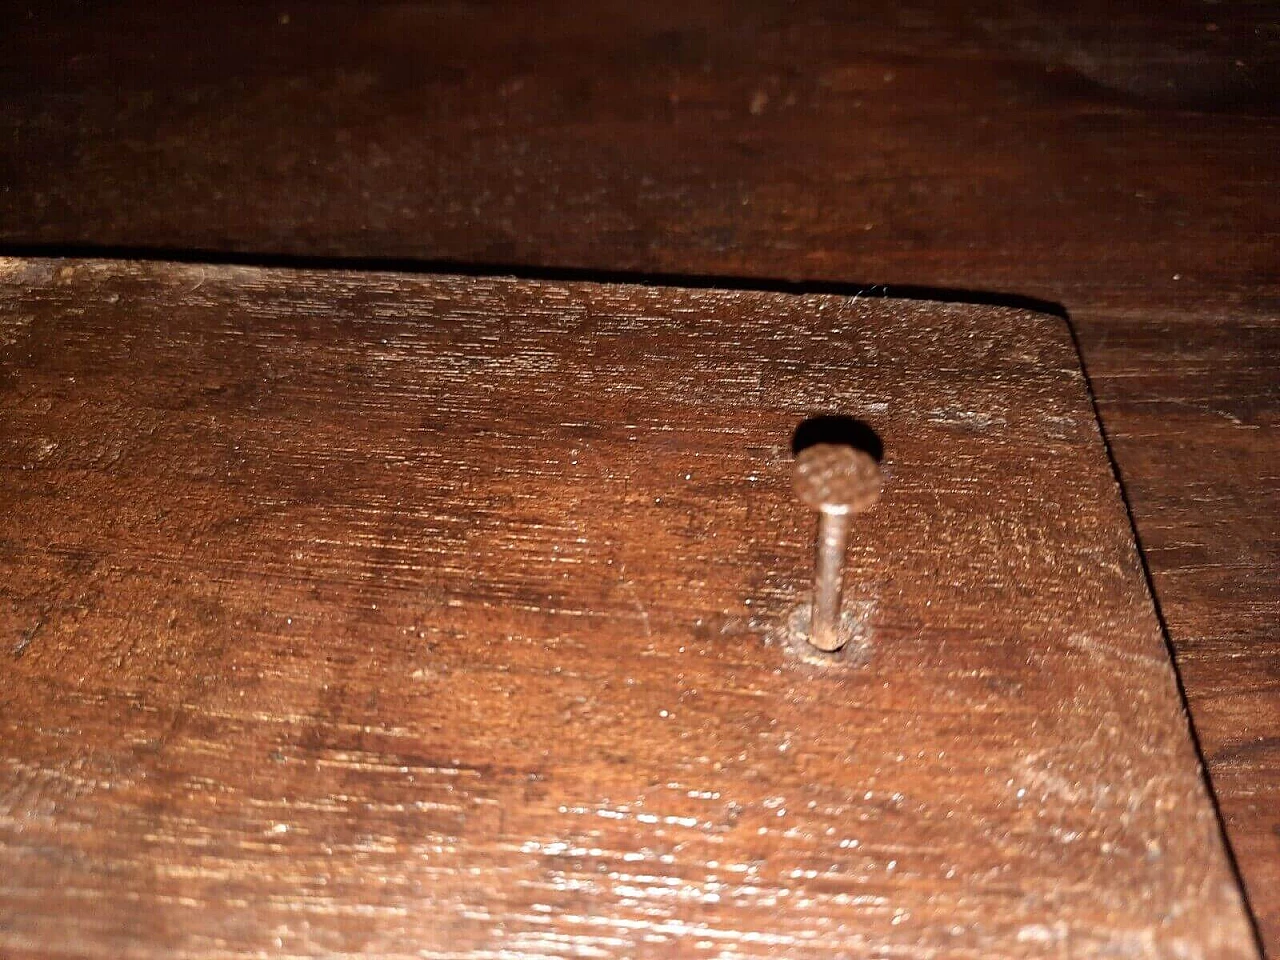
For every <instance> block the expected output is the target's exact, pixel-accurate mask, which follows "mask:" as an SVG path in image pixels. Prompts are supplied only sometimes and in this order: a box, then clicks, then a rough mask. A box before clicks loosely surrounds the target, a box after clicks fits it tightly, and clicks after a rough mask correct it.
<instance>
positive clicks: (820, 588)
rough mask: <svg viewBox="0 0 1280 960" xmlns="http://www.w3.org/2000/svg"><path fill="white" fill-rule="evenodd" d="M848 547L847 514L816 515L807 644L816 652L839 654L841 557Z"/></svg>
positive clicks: (842, 574)
mask: <svg viewBox="0 0 1280 960" xmlns="http://www.w3.org/2000/svg"><path fill="white" fill-rule="evenodd" d="M848 545H849V515H848V514H847V513H827V512H825V511H824V512H822V513H820V514H818V553H817V558H816V563H815V567H814V580H813V610H812V612H811V613H810V615H809V617H810V620H809V642H810V643H812V644H813V645H814V646H815V647H817V648H818V649H820V650H827V651H830V650H839V649H840V647H841V645H842V643H843V641H842V640H841V638H840V594H841V592H842V588H843V586H844V555H845V550H846V548H847V547H848Z"/></svg>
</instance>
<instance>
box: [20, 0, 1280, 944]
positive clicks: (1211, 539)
mask: <svg viewBox="0 0 1280 960" xmlns="http://www.w3.org/2000/svg"><path fill="white" fill-rule="evenodd" d="M184 6H186V5H179V6H178V7H175V6H174V5H172V4H169V5H155V4H144V3H140V2H130V3H116V4H112V5H110V6H109V7H106V6H98V5H75V6H73V5H55V4H41V5H30V4H28V5H16V4H14V5H9V8H8V10H7V12H6V15H5V17H4V23H5V28H6V29H5V30H4V31H2V32H0V143H3V144H4V145H5V146H4V148H3V149H0V242H8V243H11V244H18V245H26V244H31V243H48V244H55V245H56V244H67V243H70V244H120V245H125V246H137V247H146V248H152V249H173V248H177V249H193V248H194V249H204V250H208V251H215V252H216V251H222V252H227V251H246V252H251V253H294V254H303V255H311V254H332V255H338V256H351V257H368V256H390V257H405V258H412V259H421V260H453V261H459V262H468V263H490V264H493V263H501V264H507V263H509V264H523V265H525V266H539V265H541V266H559V267H588V268H598V269H605V270H611V271H622V270H639V271H650V272H661V271H667V272H672V273H677V274H699V273H702V274H719V275H724V276H737V277H754V278H769V277H775V278H793V279H814V280H827V281H836V282H864V283H877V284H879V283H888V284H932V285H938V286H946V287H958V288H966V289H971V290H985V291H1003V292H1007V293H1017V294H1024V295H1031V296H1037V297H1042V298H1047V299H1050V300H1055V301H1059V302H1061V303H1063V304H1065V306H1066V307H1067V309H1068V310H1069V311H1070V314H1071V319H1072V324H1073V326H1074V327H1075V329H1076V331H1077V333H1078V335H1079V336H1080V339H1081V342H1082V345H1083V348H1084V352H1085V358H1086V361H1087V365H1088V368H1089V372H1090V375H1091V376H1092V377H1093V380H1094V384H1095V387H1096V390H1097V399H1098V403H1099V406H1100V411H1101V414H1102V418H1103V421H1104V424H1105V425H1106V426H1107V428H1108V430H1109V432H1110V434H1111V437H1112V439H1113V441H1114V452H1115V455H1116V458H1117V462H1118V465H1119V468H1120V472H1121V474H1122V477H1123V480H1124V483H1125V486H1126V490H1127V493H1128V495H1129V497H1130V501H1131V504H1132V506H1133V509H1134V516H1135V519H1136V522H1137V526H1138V530H1139V534H1140V535H1141V537H1142V540H1143V542H1144V544H1145V545H1146V546H1147V547H1148V548H1149V551H1148V553H1147V556H1146V559H1147V562H1148V565H1149V567H1150V570H1151V573H1152V577H1153V581H1154V585H1155V589H1156V593H1157V595H1158V598H1159V600H1160V602H1161V605H1162V608H1163V610H1164V614H1165V618H1166V621H1167V623H1168V625H1169V628H1170V639H1171V642H1172V644H1173V647H1174V649H1175V651H1176V653H1177V657H1178V664H1179V669H1180V671H1181V675H1182V679H1183V681H1184V684H1185V687H1186V689H1187V692H1188V696H1189V702H1190V705H1191V708H1192V711H1193V715H1194V719H1195V722H1196V729H1197V733H1198V735H1199V737H1200V739H1201V742H1202V744H1203V747H1204V754H1205V759H1206V761H1207V763H1208V765H1209V770H1210V772H1211V774H1212V778H1213V785H1214V788H1215V790H1216V794H1217V798H1218V801H1219V803H1220V807H1221V810H1222V813H1223V815H1224V818H1225V822H1226V825H1227V827H1228V830H1229V835H1230V838H1231V841H1232V844H1233V847H1234V850H1235V853H1236V855H1237V857H1238V860H1239V864H1240V868H1241V871H1242V874H1243V878H1244V880H1245V883H1246V886H1247V888H1248V890H1249V893H1250V897H1251V900H1252V906H1253V908H1254V911H1255V914H1256V916H1257V919H1258V922H1259V925H1260V928H1261V931H1262V934H1263V937H1264V939H1265V941H1266V943H1267V944H1268V946H1269V948H1270V949H1269V952H1270V954H1271V955H1273V956H1277V957H1280V877H1278V876H1277V870H1278V869H1280V868H1278V867H1277V864H1280V813H1278V811H1280V799H1278V798H1280V736H1278V733H1280V717H1278V716H1277V714H1278V713H1280V662H1278V660H1277V656H1276V652H1275V651H1276V643H1275V622H1276V611H1277V608H1278V606H1280V561H1278V560H1277V554H1276V548H1275V543H1276V542H1277V539H1276V537H1275V532H1276V523H1277V520H1276V517H1277V513H1278V512H1280V508H1278V506H1277V495H1276V490H1277V483H1276V476H1275V469H1274V466H1273V464H1274V463H1275V462H1276V449H1275V443H1276V442H1275V440H1274V436H1275V434H1274V428H1275V424H1276V422H1277V417H1278V416H1280V396H1278V388H1277V377H1276V373H1275V371H1276V370H1277V369H1280V356H1278V355H1277V354H1278V352H1280V351H1278V350H1277V341H1276V333H1275V330H1276V325H1275V317H1276V313H1277V310H1276V306H1277V303H1280V296H1278V295H1280V285H1278V283H1277V280H1278V278H1280V269H1278V263H1277V255H1276V237H1275V224H1276V223H1277V222H1280V192H1278V191H1277V190H1276V188H1275V182H1276V179H1277V157H1280V118H1278V117H1277V104H1280V83H1278V82H1277V78H1280V70H1278V69H1277V64H1280V46H1278V44H1277V34H1276V30H1275V14H1274V9H1273V7H1272V6H1271V5H1268V4H1254V3H1239V2H1224V3H1214V4H1212V5H1201V4H1191V3H1181V2H1174V3H1160V4H1149V3H1142V4H1138V5H1136V6H1135V5H1133V4H1130V5H1127V6H1126V7H1125V8H1124V9H1123V10H1118V9H1117V8H1116V5H1115V4H1102V3H1096V2H1089V3H1085V4H1073V5H1070V9H1069V10H1067V9H1065V7H1066V5H1062V4H1048V3H1043V2H1037V0H1032V2H1028V3H1021V2H1020V3H1016V4H1015V3H1012V2H981V3H968V4H964V5H963V6H961V5H958V4H957V5H952V4H945V3H921V4H903V3H892V4H891V3H887V2H878V3H870V4H868V3H860V4H845V3H835V2H830V3H812V2H803V3H796V4H786V5H783V4H765V3H750V2H746V3H742V2H739V3H733V4H724V3H714V2H704V3H688V2H684V3H679V4H662V3H650V4H622V3H603V4H595V5H593V8H592V11H591V12H584V10H583V8H582V7H581V5H578V4H562V3H539V4H536V5H534V4H516V3H492V4H484V5H471V4H466V3H455V4H421V5H418V4H394V5H392V4H388V5H352V4H346V3H333V2H324V0H317V2H312V3H308V4H306V5H305V7H303V8H300V9H284V8H280V9H276V8H265V7H256V6H254V5H248V4H228V3H216V2H215V3H202V4H200V5H198V6H196V5H191V6H190V8H189V9H183V7H184Z"/></svg>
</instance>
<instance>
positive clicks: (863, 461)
mask: <svg viewBox="0 0 1280 960" xmlns="http://www.w3.org/2000/svg"><path fill="white" fill-rule="evenodd" d="M795 491H796V496H798V497H799V498H800V500H801V502H803V503H804V504H806V505H807V506H810V507H812V508H813V509H815V510H817V511H819V514H818V547H817V552H816V564H815V568H814V577H813V606H812V608H811V610H810V613H809V643H811V644H812V645H813V646H815V647H817V648H818V649H819V650H826V651H828V652H830V651H833V650H839V649H840V648H841V647H842V646H843V645H844V643H845V638H843V637H841V635H840V595H841V593H842V591H843V586H844V584H843V581H844V554H845V548H846V547H847V546H848V543H849V517H850V516H851V515H852V514H855V513H861V512H862V511H863V510H866V509H867V508H868V507H870V506H871V505H872V504H874V503H875V502H876V501H877V500H878V499H880V466H879V464H877V463H876V460H875V457H873V456H871V455H870V454H868V453H865V452H863V451H861V450H856V449H854V448H853V447H849V446H845V445H844V444H836V443H817V444H814V445H813V446H811V447H806V448H805V449H803V450H801V451H800V452H799V453H798V454H797V455H796V466H795Z"/></svg>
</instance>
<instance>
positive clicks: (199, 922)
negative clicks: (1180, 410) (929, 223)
mask: <svg viewBox="0 0 1280 960" xmlns="http://www.w3.org/2000/svg"><path fill="white" fill-rule="evenodd" d="M0 282H2V284H3V286H2V288H0V334H2V340H0V342H2V343H3V348H2V352H0V359H2V360H3V369H4V370H5V381H4V385H3V391H4V393H3V404H0V410H3V417H4V436H5V439H6V447H5V450H4V454H3V461H2V463H0V467H2V469H0V497H2V498H3V502H4V507H5V509H4V511H3V513H2V514H0V516H2V517H3V519H2V520H0V542H2V543H3V544H4V548H3V554H2V555H0V560H2V562H3V568H2V570H0V595H2V596H3V603H2V604H0V628H2V629H3V630H4V634H5V636H8V637H11V638H16V639H14V640H13V643H12V647H11V649H10V651H9V653H8V656H7V658H6V661H7V666H6V683H5V684H4V688H3V694H0V696H2V697H3V700H0V721H2V722H3V724H4V727H5V736H4V743H5V754H4V755H5V765H4V767H3V769H2V770H0V797H2V798H3V806H2V807H0V876H3V881H2V885H0V903H2V904H3V910H4V914H3V915H4V919H5V922H4V925H3V926H0V945H2V946H3V948H4V951H5V952H6V953H7V954H8V955H14V956H51V955H76V956H104V957H105V956H112V957H115V956H122V955H127V956H136V957H150V956H157V957H158V956H188V955H190V956H196V955H198V956H205V957H248V956H258V955H262V954H263V953H267V954H278V955H320V954H326V955H332V954H335V953H337V954H347V953H353V952H363V953H368V954H373V955H380V956H415V957H418V956H474V957H487V956H494V955H496V954H498V953H501V952H507V953H515V954H524V955H546V954H552V955H571V954H576V955H592V956H651V957H659V956H664V957H665V956H672V955H687V956H714V955H725V954H730V953H731V954H732V955H735V956H762V957H763V956H778V955H780V954H785V955H787V956H794V957H808V956H813V957H819V956H821V957H826V956H832V955H858V956H913V957H914V956H938V957H975V958H976V957H984V958H987V957H1040V956H1046V955H1055V954H1057V955H1065V956H1106V955H1125V954H1133V953H1135V952H1136V953H1139V954H1143V955H1150V956H1201V957H1246V956H1250V955H1252V954H1253V944H1252V939H1251V934H1250V931H1249V928H1248V925H1247V923H1246V920H1245V915H1244V912H1243V910H1242V906H1241V901H1240V897H1239V891H1238V889H1237V887H1236V885H1235V882H1234V879H1233V877H1232V875H1231V873H1230V871H1229V869H1228V864H1227V861H1226V859H1225V856H1224V851H1223V847H1222V844H1221V837H1220V834H1219V831H1218V825H1217V821H1216V818H1215V815H1214V812H1213V809H1212V807H1211V804H1210V802H1209V799H1208V797H1207V794H1206V792H1205V790H1204V786H1203V783H1202V781H1201V779H1200V777H1199V774H1198V768H1197V764H1196V758H1195V753H1194V751H1193V749H1192V745H1191V743H1190V740H1189V736H1188V729H1187V726H1186V719H1185V716H1184V715H1183V713H1182V709H1181V705H1180V701H1179V698H1178V693H1177V689H1176V686H1175V679H1174V674H1173V671H1172V668H1171V664H1170V661H1169V659H1168V656H1167V653H1166V650H1165V647H1164V642H1163V639H1162V636H1161V633H1160V630H1159V628H1158V624H1157V622H1156V619H1155V616H1154V612H1153V608H1152V605H1151V600H1150V598H1149V596H1148V595H1147V593H1146V589H1145V585H1144V579H1143V574H1142V570H1141V567H1140V565H1139V561H1138V554H1137V552H1136V549H1135V547H1134V544H1133V542H1132V539H1131V536H1130V528H1129V522H1128V519H1127V516H1126V513H1125V510H1124V507H1123V504H1122V502H1121V500H1120V497H1119V493H1118V490H1117V488H1116V485H1115V482H1114V479H1113V476H1112V472H1111V468H1110V465H1109V463H1108V461H1107V458H1106V455H1105V450H1104V447H1103V444H1102V440H1101V437H1100V435H1099V433H1098V429H1097V424H1096V421H1095V419H1094V415H1093V410H1092V407H1091V404H1090V400H1089V397H1088V395H1087V393H1086V390H1085V384H1084V380H1083V378H1082V376H1081V374H1080V371H1079V368H1078V365H1077V359H1076V354H1075V349H1074V346H1073V344H1072V341H1071V338H1070V335H1069V332H1068V329H1067V327H1066V326H1065V325H1064V324H1063V323H1062V321H1061V320H1060V319H1058V318H1056V317H1052V316H1044V315H1036V314H1031V313H1026V312H1020V311H1016V310H1010V309H1004V308H994V307H978V306H962V305H944V304H936V303H921V302H908V301H897V302H895V301H887V300H870V299H858V298H841V297H819V296H805V297H794V296H787V295H782V294H762V293H734V292H726V291H715V290H701V291H689V290H676V289H654V288H641V287H627V286H595V285H585V284H570V285H564V284H548V283H535V282H525V281H515V280H492V279H480V278H472V279H465V278H463V279H460V278H447V277H444V278H429V277H428V278H424V277H409V276H397V275H387V274H351V273H314V272H293V271H265V272H264V271H259V270H250V269H243V268H232V267H211V266H200V265H191V266H179V265H164V264H156V265H150V266H148V265H137V264H124V263H112V262H97V263H92V262H91V263H65V262H59V261H21V260H11V261H8V262H7V263H5V264H4V265H3V267H2V268H0ZM830 412H842V413H850V414H858V415H862V416H865V417H866V418H868V419H869V420H870V422H871V423H872V424H873V425H874V427H875V428H876V430H877V431H878V432H879V435H880V437H881V438H882V440H883V443H884V453H885V456H884V472H885V485H884V494H883V497H882V499H881V502H880V503H879V504H878V505H877V507H876V509H875V510H873V511H869V512H868V513H866V514H863V515H861V516H860V517H859V524H858V535H857V537H856V538H855V543H854V546H853V548H852V551H851V556H850V560H851V568H852V569H851V576H850V589H849V591H848V598H847V600H848V602H849V603H850V605H851V607H852V608H853V609H855V610H856V611H857V612H858V613H859V614H860V615H861V616H862V618H863V620H864V623H865V625H866V630H867V635H868V637H869V640H870V651H871V656H870V659H869V661H868V662H867V663H866V664H865V665H862V666H855V665H852V664H849V663H846V662H838V661H837V662H831V663H818V664H814V663H813V662H811V661H810V659H807V658H805V657H802V656H799V655H798V654H797V651H796V650H795V649H794V648H793V647H791V646H789V645H788V642H787V641H786V638H785V624H786V621H787V618H788V616H789V614H790V612H791V611H792V610H793V609H794V607H795V605H796V604H797V603H799V602H802V601H803V600H804V591H805V588H806V574H807V572H808V569H809V564H810V550H811V547H812V536H813V529H812V523H813V519H812V514H811V512H810V511H809V509H808V508H806V507H805V506H804V505H802V504H800V503H798V502H797V501H796V499H795V497H794V494H793V492H792V490H791V451H790V440H791V435H792V432H793V431H794V429H795V427H796V425H797V424H798V423H799V422H801V421H802V420H803V419H805V418H806V417H810V416H813V415H815V414H823V413H830Z"/></svg>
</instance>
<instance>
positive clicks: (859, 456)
mask: <svg viewBox="0 0 1280 960" xmlns="http://www.w3.org/2000/svg"><path fill="white" fill-rule="evenodd" d="M880 485H881V480H880V465H879V464H878V463H877V462H876V459H875V457H873V456H871V454H869V453H866V452H865V451H863V450H858V449H856V448H854V447H850V446H846V445H845V444H841V443H815V444H814V445H813V446H811V447H805V449H803V450H801V451H800V452H799V453H798V454H796V464H795V491H796V496H797V497H799V498H800V501H801V502H802V503H804V504H806V505H807V506H810V507H812V508H813V509H814V510H820V511H822V512H823V513H834V514H844V513H861V512H862V511H863V510H866V509H867V508H868V507H870V506H871V505H872V504H874V503H875V502H876V501H877V500H879V499H880Z"/></svg>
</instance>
